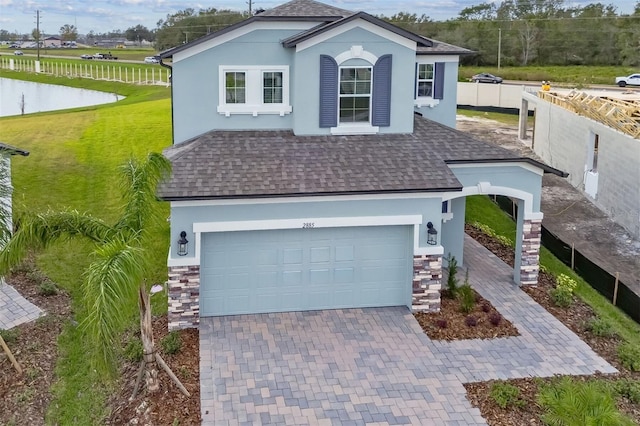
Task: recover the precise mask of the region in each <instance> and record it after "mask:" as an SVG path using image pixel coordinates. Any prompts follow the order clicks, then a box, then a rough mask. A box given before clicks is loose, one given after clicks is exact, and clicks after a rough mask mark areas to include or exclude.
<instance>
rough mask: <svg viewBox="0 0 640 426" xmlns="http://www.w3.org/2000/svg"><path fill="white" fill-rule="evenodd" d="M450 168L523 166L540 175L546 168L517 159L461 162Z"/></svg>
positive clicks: (450, 165) (451, 165)
mask: <svg viewBox="0 0 640 426" xmlns="http://www.w3.org/2000/svg"><path fill="white" fill-rule="evenodd" d="M448 166H449V168H450V169H473V168H485V167H514V166H515V167H521V168H523V169H525V170H528V171H530V172H533V173H535V174H537V175H538V176H542V175H544V170H543V169H542V168H540V167H537V166H534V165H533V164H530V163H526V162H524V161H523V162H516V161H507V162H504V161H501V162H499V163H497V162H496V163H461V164H448Z"/></svg>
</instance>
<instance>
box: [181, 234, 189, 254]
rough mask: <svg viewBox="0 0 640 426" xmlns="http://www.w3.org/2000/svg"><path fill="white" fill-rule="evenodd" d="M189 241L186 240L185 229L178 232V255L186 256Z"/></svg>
mask: <svg viewBox="0 0 640 426" xmlns="http://www.w3.org/2000/svg"><path fill="white" fill-rule="evenodd" d="M188 244H189V241H188V240H187V233H186V232H185V231H182V232H180V239H179V240H178V256H186V255H187V253H189V246H188Z"/></svg>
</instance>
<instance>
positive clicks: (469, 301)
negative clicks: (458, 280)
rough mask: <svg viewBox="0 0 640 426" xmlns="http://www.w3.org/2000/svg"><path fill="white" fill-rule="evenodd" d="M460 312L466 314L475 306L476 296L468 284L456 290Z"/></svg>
mask: <svg viewBox="0 0 640 426" xmlns="http://www.w3.org/2000/svg"><path fill="white" fill-rule="evenodd" d="M458 300H459V301H460V312H462V313H465V314H468V313H469V312H471V311H473V308H474V307H475V306H476V295H475V293H474V292H473V289H472V288H471V286H470V285H469V284H464V285H463V286H460V288H459V289H458Z"/></svg>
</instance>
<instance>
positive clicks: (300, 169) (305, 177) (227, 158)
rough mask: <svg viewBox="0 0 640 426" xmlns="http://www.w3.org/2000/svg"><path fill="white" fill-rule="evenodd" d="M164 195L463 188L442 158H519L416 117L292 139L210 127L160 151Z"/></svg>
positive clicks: (205, 196)
mask: <svg viewBox="0 0 640 426" xmlns="http://www.w3.org/2000/svg"><path fill="white" fill-rule="evenodd" d="M165 155H166V156H167V157H168V158H169V159H170V160H171V162H172V164H173V173H172V176H171V178H170V179H169V180H167V181H165V182H163V183H162V184H161V185H160V187H159V191H158V192H159V195H160V197H161V198H164V199H166V200H185V199H215V198H240V197H275V196H304V195H337V194H354V193H385V192H433V191H456V190H461V188H462V185H461V184H460V182H459V181H458V179H457V178H456V177H455V175H454V174H453V172H452V171H451V170H450V169H449V167H448V166H447V164H446V162H447V161H454V162H458V163H459V162H478V161H480V162H501V161H523V162H529V163H532V164H535V165H537V166H538V167H540V168H545V167H546V166H544V165H542V164H541V163H538V162H535V161H534V160H531V159H527V158H521V157H517V156H516V155H515V154H514V153H512V152H511V151H508V150H506V149H504V148H501V147H497V146H494V145H491V144H488V143H486V142H482V141H479V140H476V139H473V138H472V137H471V136H469V135H467V134H466V133H462V132H460V131H457V130H455V129H451V128H449V127H447V126H444V125H442V124H439V123H436V122H434V121H430V120H426V119H423V118H421V117H417V118H416V119H415V124H414V132H413V133H411V134H378V135H356V136H295V135H294V134H293V133H292V132H290V131H212V132H209V133H206V134H204V135H202V136H199V137H197V138H194V139H192V140H191V141H188V142H184V143H182V144H179V145H176V146H174V147H171V148H168V149H167V150H165Z"/></svg>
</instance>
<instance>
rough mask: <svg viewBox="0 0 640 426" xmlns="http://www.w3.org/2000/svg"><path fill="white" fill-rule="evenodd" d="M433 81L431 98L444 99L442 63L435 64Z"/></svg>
mask: <svg viewBox="0 0 640 426" xmlns="http://www.w3.org/2000/svg"><path fill="white" fill-rule="evenodd" d="M435 70H436V73H435V74H436V75H435V77H434V81H433V98H434V99H444V62H436V66H435Z"/></svg>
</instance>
